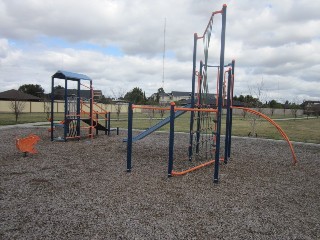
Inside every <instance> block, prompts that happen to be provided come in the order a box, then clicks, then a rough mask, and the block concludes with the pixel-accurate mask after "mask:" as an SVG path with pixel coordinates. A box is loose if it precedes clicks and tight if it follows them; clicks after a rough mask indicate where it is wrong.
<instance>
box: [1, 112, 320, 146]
mask: <svg viewBox="0 0 320 240" xmlns="http://www.w3.org/2000/svg"><path fill="white" fill-rule="evenodd" d="M167 116H168V112H166V114H165V115H164V116H163V118H165V117H167ZM117 118H118V117H117V114H115V113H112V114H111V127H112V128H114V127H120V128H124V129H126V128H127V127H128V122H127V119H128V115H127V114H126V113H121V114H120V116H119V119H120V120H119V121H118V120H117ZM133 118H134V119H133V128H134V129H141V130H145V129H147V128H149V127H151V126H153V125H155V124H156V123H158V122H159V121H160V119H161V116H160V114H159V113H158V112H155V114H154V115H153V114H150V113H134V114H133ZM279 118H281V116H274V119H279ZM62 119H63V113H56V114H55V120H62ZM46 121H47V116H46V114H45V113H23V114H21V115H20V117H19V120H18V122H17V123H18V124H21V123H32V122H46ZM251 121H252V120H251V118H250V117H249V116H247V117H246V118H245V119H243V117H242V116H234V118H233V126H232V135H234V136H248V133H249V132H251V131H252V127H251V124H250V123H251ZM276 123H277V124H279V125H280V126H281V128H282V129H283V130H284V131H285V132H286V134H287V135H288V137H289V139H290V140H291V141H299V142H309V143H318V144H320V118H311V119H310V118H309V119H307V118H304V119H301V118H300V119H296V120H293V119H290V120H285V121H280V120H279V121H278V120H276ZM14 124H16V122H15V118H14V114H12V113H1V114H0V125H14ZM189 128H190V113H185V114H183V115H182V116H180V117H179V118H177V119H176V120H175V131H177V132H189ZM159 130H161V131H169V124H167V125H165V126H164V127H162V128H160V129H159ZM256 132H257V134H258V137H261V138H270V139H282V136H281V135H280V133H279V132H278V131H277V129H276V128H275V127H274V126H272V125H271V124H270V123H269V122H267V121H265V120H264V119H262V118H258V120H257V123H256ZM222 134H225V116H223V119H222Z"/></svg>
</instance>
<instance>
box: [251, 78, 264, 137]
mask: <svg viewBox="0 0 320 240" xmlns="http://www.w3.org/2000/svg"><path fill="white" fill-rule="evenodd" d="M249 91H250V94H251V95H252V96H254V97H255V98H256V99H257V101H256V102H255V103H254V105H253V107H255V108H256V109H257V111H258V112H261V113H262V106H263V104H262V102H263V100H264V99H266V94H265V92H264V82H263V78H262V79H261V81H260V82H258V83H256V84H255V85H253V86H250V87H249ZM249 119H250V126H251V131H250V132H249V133H248V136H254V137H257V136H258V133H257V127H258V124H260V123H261V121H260V120H261V119H260V116H258V115H255V114H249Z"/></svg>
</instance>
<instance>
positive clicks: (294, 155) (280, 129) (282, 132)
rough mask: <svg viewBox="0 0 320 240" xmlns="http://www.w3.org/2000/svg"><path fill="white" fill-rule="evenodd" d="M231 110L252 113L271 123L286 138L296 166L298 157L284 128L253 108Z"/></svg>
mask: <svg viewBox="0 0 320 240" xmlns="http://www.w3.org/2000/svg"><path fill="white" fill-rule="evenodd" d="M231 108H234V109H242V110H244V111H246V112H249V113H252V114H255V115H258V116H260V117H263V118H264V119H266V120H267V121H268V122H269V123H271V124H272V125H273V126H275V127H276V128H277V130H278V132H279V133H280V134H281V135H282V137H283V138H284V140H286V141H287V143H288V144H289V147H290V150H291V154H292V158H293V161H292V163H293V164H296V163H297V157H296V154H295V152H294V149H293V146H292V144H291V142H290V140H289V138H288V136H287V134H286V133H285V132H284V131H283V130H282V128H281V127H280V126H279V125H278V124H277V123H276V122H275V121H273V120H272V119H271V118H269V117H268V116H266V115H264V114H263V113H261V112H258V111H255V110H253V109H251V108H245V107H234V106H232V107H231Z"/></svg>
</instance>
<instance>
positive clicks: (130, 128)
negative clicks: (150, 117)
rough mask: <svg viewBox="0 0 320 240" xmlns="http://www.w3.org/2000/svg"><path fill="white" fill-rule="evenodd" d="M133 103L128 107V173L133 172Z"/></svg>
mask: <svg viewBox="0 0 320 240" xmlns="http://www.w3.org/2000/svg"><path fill="white" fill-rule="evenodd" d="M132 116H133V111H132V103H131V102H130V103H129V106H128V140H127V172H131V168H132V165H131V160H132V159H131V155H132Z"/></svg>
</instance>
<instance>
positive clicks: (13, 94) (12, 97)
mask: <svg viewBox="0 0 320 240" xmlns="http://www.w3.org/2000/svg"><path fill="white" fill-rule="evenodd" d="M0 100H4V101H31V102H39V101H41V98H39V97H36V96H33V95H31V94H27V93H24V92H20V91H18V90H15V89H11V90H8V91H4V92H1V93H0Z"/></svg>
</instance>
